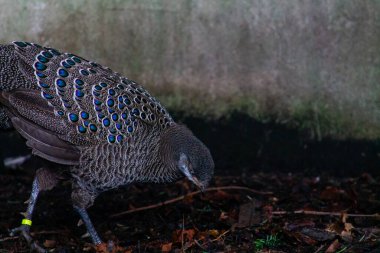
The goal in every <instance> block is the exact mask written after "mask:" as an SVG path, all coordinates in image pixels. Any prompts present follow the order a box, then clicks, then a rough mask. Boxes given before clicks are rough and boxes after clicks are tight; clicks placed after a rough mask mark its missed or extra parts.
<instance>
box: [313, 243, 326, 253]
mask: <svg viewBox="0 0 380 253" xmlns="http://www.w3.org/2000/svg"><path fill="white" fill-rule="evenodd" d="M323 247H325V245H321V246H320V247H319V248H318V249H317V250H316V251H314V253H318V252H319V251H321V250H322V249H323Z"/></svg>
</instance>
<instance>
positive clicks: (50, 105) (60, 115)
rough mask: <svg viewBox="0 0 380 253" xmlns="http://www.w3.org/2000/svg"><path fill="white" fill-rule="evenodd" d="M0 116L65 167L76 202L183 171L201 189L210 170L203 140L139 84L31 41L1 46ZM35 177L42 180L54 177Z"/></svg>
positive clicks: (39, 152)
mask: <svg viewBox="0 0 380 253" xmlns="http://www.w3.org/2000/svg"><path fill="white" fill-rule="evenodd" d="M0 120H1V124H0V127H1V128H9V127H11V126H13V127H14V128H15V129H16V130H17V131H18V132H19V133H20V134H21V135H22V136H23V137H25V138H26V140H27V142H26V144H27V145H28V146H29V147H31V148H32V151H33V153H34V154H35V155H38V156H41V157H42V158H45V159H47V160H49V161H52V162H55V163H58V164H62V165H66V166H68V167H69V168H70V171H71V175H72V182H73V193H72V198H73V202H74V205H75V206H77V207H80V208H87V207H89V206H91V204H92V203H93V201H94V199H95V197H96V196H97V195H98V194H99V193H101V192H102V191H105V190H109V189H112V188H116V187H119V186H121V185H126V184H130V183H133V182H172V181H174V180H177V179H179V178H181V177H183V176H184V175H186V176H187V177H188V178H189V179H190V180H192V181H193V182H194V183H196V184H197V185H198V186H199V185H201V186H202V187H205V186H206V185H207V184H208V182H209V180H210V179H211V177H212V174H213V169H214V163H213V160H212V158H211V155H210V152H209V150H208V149H207V148H206V147H205V145H204V144H203V143H202V142H201V141H199V140H198V139H197V138H196V137H195V136H194V135H193V134H192V132H191V131H190V130H188V129H187V128H186V127H185V126H183V125H178V124H176V123H175V122H174V121H173V119H172V118H171V117H170V115H169V114H168V112H167V111H166V110H165V108H164V107H163V106H162V105H161V104H160V103H159V102H158V101H157V100H156V99H155V98H154V97H152V96H151V95H150V94H149V93H148V92H147V91H146V90H145V89H144V88H143V87H141V86H140V85H138V84H137V83H136V82H134V81H132V80H129V79H128V78H126V77H123V76H122V75H120V74H118V73H116V72H113V71H112V70H110V69H109V68H106V67H103V66H101V65H100V64H97V63H95V62H91V61H87V60H85V59H83V58H81V57H79V56H76V55H73V54H68V53H61V52H59V51H57V50H55V49H52V48H46V47H41V46H39V45H37V44H33V43H27V42H15V43H13V44H11V45H0ZM40 175H45V176H40V177H39V180H40V181H41V182H46V181H49V178H52V180H54V182H56V181H57V178H58V177H57V176H55V175H54V172H49V173H40ZM54 184H55V183H54ZM40 185H49V188H51V186H50V185H51V184H49V183H40ZM40 190H41V189H40ZM42 190H43V189H42ZM81 212H82V211H81Z"/></svg>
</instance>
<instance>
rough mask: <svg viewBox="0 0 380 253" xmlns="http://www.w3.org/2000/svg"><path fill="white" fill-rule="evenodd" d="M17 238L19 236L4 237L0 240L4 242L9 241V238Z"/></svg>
mask: <svg viewBox="0 0 380 253" xmlns="http://www.w3.org/2000/svg"><path fill="white" fill-rule="evenodd" d="M18 238H19V236H9V237H4V238H2V239H0V242H6V241H11V240H16V239H18Z"/></svg>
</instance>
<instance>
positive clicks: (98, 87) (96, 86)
mask: <svg viewBox="0 0 380 253" xmlns="http://www.w3.org/2000/svg"><path fill="white" fill-rule="evenodd" d="M94 88H95V90H101V89H102V86H100V85H95V86H94Z"/></svg>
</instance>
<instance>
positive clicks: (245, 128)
mask: <svg viewBox="0 0 380 253" xmlns="http://www.w3.org/2000/svg"><path fill="white" fill-rule="evenodd" d="M182 115H183V114H181V113H177V114H176V115H174V118H175V119H178V120H180V121H182V122H183V123H184V124H186V125H188V126H189V127H190V128H191V129H192V130H193V132H194V133H195V135H197V136H198V137H199V138H200V139H201V140H202V141H203V142H205V144H206V145H207V146H208V147H209V148H210V150H211V153H212V155H213V157H214V160H215V163H216V169H217V174H223V173H226V174H227V173H228V174H231V173H232V174H234V173H241V172H245V171H247V172H248V171H250V172H252V171H253V170H256V171H265V172H276V171H278V172H304V173H306V175H319V174H321V173H322V174H330V175H334V176H341V175H346V176H357V175H360V174H362V173H364V172H368V173H371V174H376V175H379V174H380V170H379V165H380V142H379V141H365V140H334V139H330V138H325V139H323V140H322V141H316V140H310V138H308V137H307V134H306V133H302V132H299V131H297V130H295V129H289V128H287V127H285V126H283V125H279V124H275V123H265V124H263V123H260V122H258V121H256V120H254V119H253V118H251V117H249V116H247V115H244V114H239V113H234V114H233V115H232V116H231V117H230V118H228V119H220V120H218V121H206V122H205V120H204V119H203V118H196V117H186V118H185V117H183V116H182ZM238 168H239V169H238Z"/></svg>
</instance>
